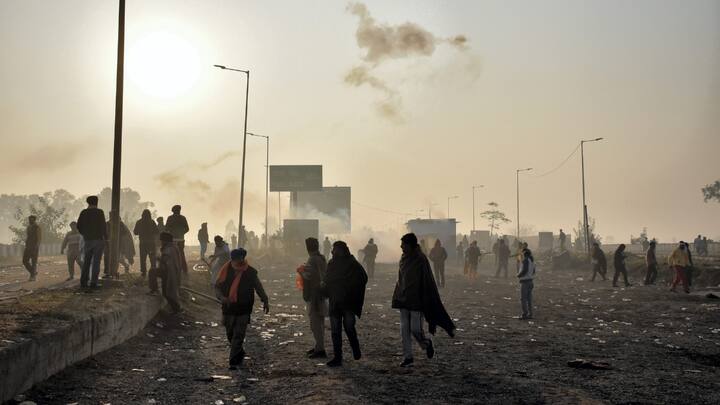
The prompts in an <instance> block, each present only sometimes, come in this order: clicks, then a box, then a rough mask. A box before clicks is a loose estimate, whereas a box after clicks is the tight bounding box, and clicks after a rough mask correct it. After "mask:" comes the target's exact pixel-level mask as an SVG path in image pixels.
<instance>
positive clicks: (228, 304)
mask: <svg viewBox="0 0 720 405" xmlns="http://www.w3.org/2000/svg"><path fill="white" fill-rule="evenodd" d="M246 256H247V251H246V250H245V249H243V248H238V249H235V250H233V251H232V252H230V261H229V262H227V263H226V264H225V265H224V266H223V267H222V269H221V270H220V273H218V278H217V281H215V294H216V296H217V298H218V299H219V300H220V302H222V314H223V326H225V332H226V333H227V338H228V341H229V342H230V359H229V360H230V370H236V369H237V368H238V367H239V366H240V365H241V364H242V361H243V358H244V357H245V351H244V350H243V342H244V341H245V332H246V331H247V327H248V324H249V323H250V314H251V313H252V310H253V304H254V303H255V294H256V293H257V295H258V296H259V297H260V300H261V301H262V302H263V309H264V310H265V313H266V314H267V313H268V312H270V304H269V300H268V296H267V294H265V289H264V288H263V285H262V283H261V282H260V279H259V278H258V272H257V270H255V269H254V268H253V267H251V266H250V265H249V264H248V262H247V260H245V257H246Z"/></svg>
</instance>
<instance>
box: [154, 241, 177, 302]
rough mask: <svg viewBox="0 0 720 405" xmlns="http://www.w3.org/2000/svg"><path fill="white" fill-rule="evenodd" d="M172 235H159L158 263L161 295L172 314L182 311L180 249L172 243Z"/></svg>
mask: <svg viewBox="0 0 720 405" xmlns="http://www.w3.org/2000/svg"><path fill="white" fill-rule="evenodd" d="M173 239H174V237H173V235H172V234H170V233H168V232H163V233H161V234H160V242H161V243H162V248H161V249H160V261H159V263H158V272H159V273H160V278H162V294H163V297H165V299H166V300H167V302H168V304H169V305H170V308H171V309H172V311H173V313H176V314H177V313H179V312H181V311H182V307H181V306H180V278H181V277H182V258H181V257H180V249H178V247H177V245H176V244H175V243H174V242H173Z"/></svg>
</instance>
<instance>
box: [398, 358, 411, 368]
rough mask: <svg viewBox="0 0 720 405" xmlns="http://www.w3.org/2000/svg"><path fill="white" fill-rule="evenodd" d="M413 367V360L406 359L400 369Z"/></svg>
mask: <svg viewBox="0 0 720 405" xmlns="http://www.w3.org/2000/svg"><path fill="white" fill-rule="evenodd" d="M412 365H413V359H405V360H403V361H402V363H400V367H410V366H412Z"/></svg>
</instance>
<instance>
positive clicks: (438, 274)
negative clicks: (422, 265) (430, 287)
mask: <svg viewBox="0 0 720 405" xmlns="http://www.w3.org/2000/svg"><path fill="white" fill-rule="evenodd" d="M447 256H448V255H447V251H446V250H445V248H444V247H443V246H442V243H441V242H440V239H438V240H436V241H435V246H433V248H432V249H430V256H429V259H430V261H431V262H432V264H433V270H434V271H435V282H436V283H437V285H438V287H445V260H447Z"/></svg>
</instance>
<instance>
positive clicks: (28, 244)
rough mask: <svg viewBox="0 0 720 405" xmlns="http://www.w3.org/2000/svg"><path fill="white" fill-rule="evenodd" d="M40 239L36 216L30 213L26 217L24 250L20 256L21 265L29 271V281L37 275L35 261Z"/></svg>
mask: <svg viewBox="0 0 720 405" xmlns="http://www.w3.org/2000/svg"><path fill="white" fill-rule="evenodd" d="M41 240H42V231H41V230H40V225H38V224H37V217H36V216H35V215H30V216H29V217H28V226H27V236H26V237H25V250H23V258H22V262H23V266H25V269H26V270H27V271H28V273H30V281H35V278H36V277H37V263H38V254H39V253H40V241H41Z"/></svg>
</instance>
